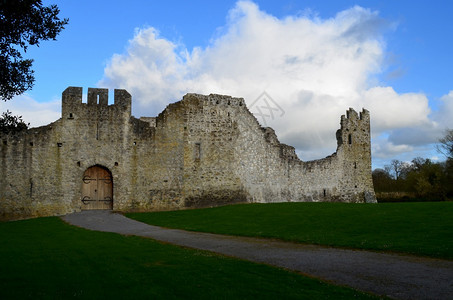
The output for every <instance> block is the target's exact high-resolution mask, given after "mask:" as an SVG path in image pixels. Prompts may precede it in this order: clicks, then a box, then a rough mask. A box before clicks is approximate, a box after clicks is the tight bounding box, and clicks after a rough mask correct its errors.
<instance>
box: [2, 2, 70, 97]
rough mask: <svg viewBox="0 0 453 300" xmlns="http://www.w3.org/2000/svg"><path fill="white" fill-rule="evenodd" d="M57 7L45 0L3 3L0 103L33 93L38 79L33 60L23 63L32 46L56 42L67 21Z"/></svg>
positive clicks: (26, 60)
mask: <svg viewBox="0 0 453 300" xmlns="http://www.w3.org/2000/svg"><path fill="white" fill-rule="evenodd" d="M59 12H60V10H59V9H58V7H57V6H56V5H50V6H42V0H14V1H10V0H6V1H5V0H3V1H0V99H2V100H4V101H6V100H10V99H11V98H13V97H14V96H16V95H20V94H22V93H23V92H25V91H27V90H29V89H31V88H32V87H33V83H34V81H35V78H34V76H33V73H34V71H33V70H32V69H31V67H32V63H33V60H32V59H24V58H23V57H22V52H24V53H25V52H26V51H27V48H28V46H29V45H36V46H39V43H40V41H45V40H50V39H52V40H56V36H57V35H58V34H59V33H60V31H61V30H62V29H64V26H65V25H66V24H67V23H68V19H63V20H60V19H59V17H58V14H59Z"/></svg>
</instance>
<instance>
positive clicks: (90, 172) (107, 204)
mask: <svg viewBox="0 0 453 300" xmlns="http://www.w3.org/2000/svg"><path fill="white" fill-rule="evenodd" d="M81 201H82V210H92V209H112V208H113V177H112V173H111V172H110V171H109V170H108V169H107V168H104V167H102V166H98V165H96V166H92V167H89V168H88V169H86V171H85V172H84V173H83V178H82V199H81Z"/></svg>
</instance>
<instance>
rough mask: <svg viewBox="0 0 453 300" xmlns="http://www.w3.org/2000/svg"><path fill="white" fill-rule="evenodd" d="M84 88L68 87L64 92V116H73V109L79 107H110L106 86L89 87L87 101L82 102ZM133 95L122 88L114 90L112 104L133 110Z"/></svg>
mask: <svg viewBox="0 0 453 300" xmlns="http://www.w3.org/2000/svg"><path fill="white" fill-rule="evenodd" d="M82 94H83V89H82V88H81V87H68V88H67V89H66V90H64V91H63V93H62V116H68V117H69V118H71V117H72V111H74V110H76V109H77V107H81V106H82V105H87V106H88V107H108V106H109V105H108V103H109V90H108V89H104V88H88V93H87V103H86V104H85V103H82ZM131 105H132V97H131V95H130V94H129V93H128V92H127V91H126V90H122V89H115V90H114V104H113V105H110V106H116V107H121V108H123V109H126V110H129V111H130V110H131Z"/></svg>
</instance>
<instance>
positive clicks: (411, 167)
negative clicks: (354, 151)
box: [372, 157, 453, 201]
mask: <svg viewBox="0 0 453 300" xmlns="http://www.w3.org/2000/svg"><path fill="white" fill-rule="evenodd" d="M392 162H393V161H392ZM397 162H399V161H397ZM395 165H396V164H392V166H395ZM398 165H399V166H403V167H401V168H400V170H399V174H398V176H395V175H393V176H392V175H391V173H390V172H389V170H393V168H392V167H390V166H389V167H387V168H386V170H383V169H376V170H374V171H373V173H372V177H373V184H374V189H375V191H376V193H395V194H410V195H411V198H412V199H414V200H423V201H445V200H448V199H452V198H453V190H452V187H453V184H452V178H453V170H452V167H451V165H452V160H451V159H448V160H447V161H446V162H442V163H434V162H432V161H431V160H429V159H424V158H421V157H417V158H414V159H413V160H412V162H411V163H402V162H399V164H398ZM393 172H395V171H393ZM380 200H381V199H380V198H379V197H378V201H380ZM403 200H404V199H403Z"/></svg>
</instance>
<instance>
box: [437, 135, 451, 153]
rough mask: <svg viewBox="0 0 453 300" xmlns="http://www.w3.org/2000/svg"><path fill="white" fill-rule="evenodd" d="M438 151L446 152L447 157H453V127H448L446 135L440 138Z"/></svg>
mask: <svg viewBox="0 0 453 300" xmlns="http://www.w3.org/2000/svg"><path fill="white" fill-rule="evenodd" d="M437 151H439V152H440V153H442V154H444V155H445V156H446V157H447V158H450V159H453V129H447V130H446V131H445V136H444V137H443V138H441V139H439V145H437Z"/></svg>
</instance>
